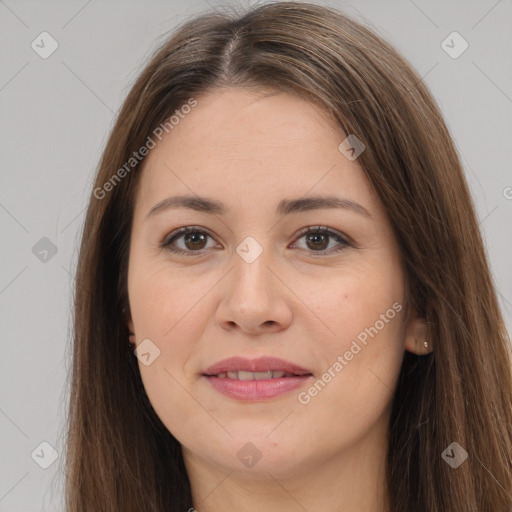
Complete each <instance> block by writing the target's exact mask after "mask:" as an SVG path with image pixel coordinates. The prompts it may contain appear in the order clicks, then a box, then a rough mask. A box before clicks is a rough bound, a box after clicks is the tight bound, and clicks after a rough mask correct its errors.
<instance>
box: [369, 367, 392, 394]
mask: <svg viewBox="0 0 512 512" xmlns="http://www.w3.org/2000/svg"><path fill="white" fill-rule="evenodd" d="M368 370H370V371H371V372H372V373H373V375H375V377H377V379H379V380H380V381H381V382H382V384H384V386H386V387H387V388H388V389H389V391H391V393H393V390H392V389H391V388H390V387H389V386H388V385H387V384H386V383H385V382H384V381H383V380H382V379H381V378H380V377H379V376H378V375H377V374H376V373H375V372H374V371H373V370H372V369H371V368H368Z"/></svg>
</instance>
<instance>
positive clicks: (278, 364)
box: [203, 356, 311, 375]
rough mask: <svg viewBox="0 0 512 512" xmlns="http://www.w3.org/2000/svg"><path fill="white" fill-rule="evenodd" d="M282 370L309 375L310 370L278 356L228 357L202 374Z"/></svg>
mask: <svg viewBox="0 0 512 512" xmlns="http://www.w3.org/2000/svg"><path fill="white" fill-rule="evenodd" d="M270 370H272V371H283V372H287V373H293V374H295V375H310V374H311V372H310V371H309V370H307V369H306V368H302V367H301V366H298V365H296V364H294V363H291V362H290V361H285V360H284V359H279V358H278V357H259V358H257V359H247V358H245V357H236V356H235V357H229V358H228V359H223V360H222V361H218V362H217V363H215V364H213V365H212V366H209V367H208V368H207V369H206V370H204V371H203V375H218V374H219V373H223V372H238V371H245V372H268V371H270Z"/></svg>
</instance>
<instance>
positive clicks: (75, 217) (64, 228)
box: [60, 207, 87, 233]
mask: <svg viewBox="0 0 512 512" xmlns="http://www.w3.org/2000/svg"><path fill="white" fill-rule="evenodd" d="M85 210H87V207H85V208H84V209H83V210H82V211H81V212H78V213H77V214H76V215H75V216H74V217H73V218H72V219H71V220H70V221H69V222H68V223H67V224H66V225H65V226H64V227H63V228H62V229H61V230H60V233H64V231H66V229H68V227H69V226H71V224H73V222H75V220H76V219H78V217H80V215H82V213H84V212H85Z"/></svg>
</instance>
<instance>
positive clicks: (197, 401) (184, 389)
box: [164, 367, 234, 439]
mask: <svg viewBox="0 0 512 512" xmlns="http://www.w3.org/2000/svg"><path fill="white" fill-rule="evenodd" d="M164 370H165V371H166V372H167V373H168V374H169V375H170V376H171V377H172V378H173V379H174V380H175V381H176V382H177V383H178V384H179V385H180V386H181V388H182V389H183V391H185V392H186V393H188V394H189V395H190V397H191V398H193V399H194V400H195V401H196V403H197V404H198V405H199V406H200V407H201V408H202V409H204V411H206V413H208V415H209V416H210V417H211V418H212V419H213V420H214V421H215V423H217V425H219V427H220V428H222V430H224V432H226V434H227V435H228V436H229V437H231V438H232V439H234V437H233V436H232V435H231V433H230V432H228V430H227V429H226V427H224V425H222V423H220V421H218V420H217V418H216V417H215V416H214V415H213V414H212V413H211V412H210V411H209V410H208V409H207V408H206V407H205V406H204V405H203V404H202V403H201V402H200V401H199V400H198V399H197V398H196V397H195V396H194V395H193V394H192V393H191V392H190V391H189V390H188V389H186V388H185V387H184V386H183V384H181V382H180V381H179V380H178V379H177V378H176V377H175V376H174V375H173V374H172V373H171V372H169V370H168V369H167V368H165V367H164Z"/></svg>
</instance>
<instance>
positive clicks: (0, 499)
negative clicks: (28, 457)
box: [0, 471, 29, 501]
mask: <svg viewBox="0 0 512 512" xmlns="http://www.w3.org/2000/svg"><path fill="white" fill-rule="evenodd" d="M28 474H29V471H27V472H26V473H25V474H24V475H23V476H22V477H21V478H20V479H19V480H18V481H17V482H16V483H15V484H14V485H13V486H12V487H11V488H10V489H9V490H8V491H7V492H6V493H5V494H4V495H3V496H2V497H1V498H0V501H2V500H3V499H4V498H5V497H6V496H7V495H8V494H9V493H10V492H11V491H12V490H13V489H14V488H15V487H16V486H17V485H18V484H19V483H20V482H21V481H22V480H23V479H24V478H25V477H26V476H27V475H28Z"/></svg>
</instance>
